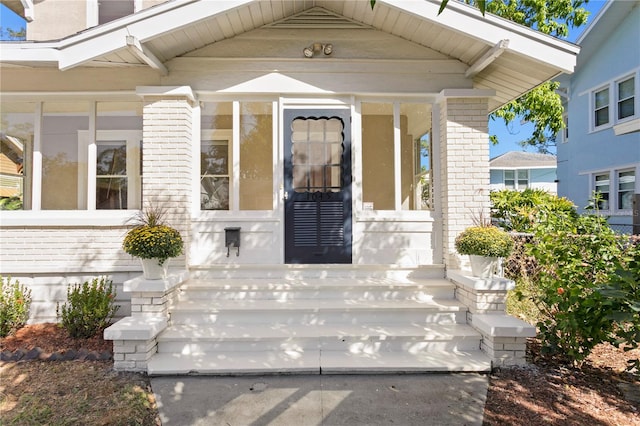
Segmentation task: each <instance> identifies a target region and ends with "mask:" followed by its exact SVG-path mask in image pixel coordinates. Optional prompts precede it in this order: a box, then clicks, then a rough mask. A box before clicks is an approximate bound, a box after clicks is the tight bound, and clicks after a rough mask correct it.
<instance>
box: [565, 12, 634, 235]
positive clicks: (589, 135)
mask: <svg viewBox="0 0 640 426" xmlns="http://www.w3.org/2000/svg"><path fill="white" fill-rule="evenodd" d="M618 3H619V4H618ZM623 3H625V2H616V4H612V5H611V7H610V8H609V10H608V11H607V12H606V13H610V12H611V13H613V15H612V16H615V13H616V10H615V9H616V7H618V6H619V7H623V6H622V4H623ZM608 20H609V17H607V16H606V15H605V16H603V17H602V19H600V20H598V21H594V22H595V25H596V27H594V28H593V29H592V31H591V35H593V34H594V33H597V34H598V36H597V37H594V38H589V37H587V38H585V40H584V41H583V43H582V44H583V52H584V51H585V50H584V49H589V50H587V51H589V52H593V53H592V54H591V56H590V57H588V58H585V57H583V53H581V54H580V55H579V56H578V65H577V67H576V72H575V73H574V74H573V75H571V76H567V77H566V83H563V85H565V87H567V86H568V87H567V88H568V93H569V94H570V96H569V100H568V104H567V106H566V109H567V112H568V120H569V137H568V140H567V141H566V142H565V143H559V144H558V180H559V182H558V195H560V196H563V197H567V198H568V199H570V200H571V201H573V202H574V204H576V206H577V207H578V208H579V209H580V210H582V209H583V208H584V207H586V206H587V205H588V203H589V200H590V198H591V195H592V190H593V189H594V187H593V173H594V172H598V171H615V170H620V169H634V168H635V170H636V184H635V193H636V194H637V193H640V133H638V132H634V133H627V134H624V135H617V136H616V135H615V133H614V129H613V126H602V128H601V129H598V130H592V122H591V121H592V117H593V114H594V112H593V106H592V105H591V97H592V94H593V91H594V90H596V89H599V88H602V87H604V86H605V85H608V84H609V83H610V82H612V81H616V80H618V79H621V78H624V77H626V76H631V75H634V74H635V80H636V81H635V120H638V119H640V102H639V100H638V99H640V93H639V92H640V84H639V81H638V80H639V79H640V73H639V71H638V70H639V69H640V53H639V52H638V49H637V43H635V42H634V40H637V39H638V38H639V37H640V27H639V26H638V24H637V23H638V22H639V21H640V8H638V7H634V8H633V9H632V10H631V11H630V13H628V14H626V15H625V16H624V17H621V18H620V20H619V21H618V22H617V23H616V24H615V28H614V29H613V30H612V31H611V33H608V34H606V35H604V34H603V33H602V31H603V28H602V27H600V25H606V24H607V22H608ZM604 28H606V27H604ZM600 40H602V42H600ZM594 43H597V44H594ZM563 81H564V80H563ZM614 86H615V85H614ZM614 91H615V90H614ZM611 95H613V96H611V99H612V101H611V102H612V103H611V104H610V105H609V108H610V110H612V114H611V117H615V115H616V113H617V105H616V103H615V99H616V98H615V93H611ZM614 121H615V119H614ZM614 185H615V182H614V180H613V179H612V180H611V189H614ZM611 197H612V199H613V197H614V193H613V192H612V193H611ZM605 214H606V215H607V216H610V217H611V219H610V221H611V222H612V223H617V224H631V223H632V214H633V212H631V211H616V210H611V211H607V212H605ZM630 229H631V228H630V226H629V227H628V228H627V230H630Z"/></svg>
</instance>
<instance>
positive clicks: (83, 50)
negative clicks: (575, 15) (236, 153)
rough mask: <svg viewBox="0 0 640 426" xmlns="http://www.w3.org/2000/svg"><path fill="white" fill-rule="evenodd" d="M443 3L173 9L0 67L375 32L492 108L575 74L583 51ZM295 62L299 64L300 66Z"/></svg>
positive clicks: (13, 52)
mask: <svg viewBox="0 0 640 426" xmlns="http://www.w3.org/2000/svg"><path fill="white" fill-rule="evenodd" d="M439 5H440V1H439V0H423V1H416V0H405V1H402V0H378V2H377V3H376V6H375V8H374V10H371V7H370V2H369V1H368V0H361V1H342V0H340V1H336V0H261V1H255V0H229V1H217V2H211V1H206V0H174V1H169V2H167V3H163V4H160V5H158V6H155V7H151V8H149V9H146V10H143V11H141V12H138V13H136V14H134V15H131V16H129V17H125V18H121V19H118V20H116V21H113V22H110V23H107V24H104V25H101V26H99V27H95V28H91V29H88V30H86V31H83V32H81V33H78V34H76V35H73V36H71V37H68V38H65V39H63V40H60V41H57V42H46V43H31V42H22V43H15V42H14V43H2V49H3V55H2V56H3V57H2V59H1V60H0V65H1V66H23V67H43V66H44V67H51V66H55V67H58V68H59V69H62V70H65V69H69V68H73V67H78V66H83V67H130V66H150V67H152V68H154V69H156V70H157V71H158V72H160V73H161V74H164V75H166V74H167V73H169V70H168V69H167V68H166V66H165V64H166V63H167V62H168V61H169V60H171V59H173V58H176V57H182V56H184V55H186V54H188V53H190V52H193V51H195V50H197V49H200V48H202V47H204V46H207V45H210V44H212V43H216V42H219V41H221V40H225V39H230V38H233V37H235V36H237V35H240V34H242V33H245V32H247V31H251V30H254V29H257V28H261V27H265V26H268V27H269V28H287V29H290V28H310V29H311V28H313V29H316V28H325V29H326V28H334V29H346V28H349V29H353V28H373V29H377V30H380V31H383V32H386V33H388V34H392V35H394V36H397V37H400V38H402V39H405V40H409V41H411V42H414V43H417V44H419V45H422V46H425V47H428V48H430V49H433V50H435V51H436V52H439V53H441V54H443V55H445V56H446V57H448V58H451V59H454V60H457V61H460V62H461V63H463V64H465V65H467V66H468V67H469V68H468V70H467V77H468V78H470V79H472V80H473V85H474V87H476V88H479V89H493V90H495V91H496V92H497V96H496V98H495V99H493V100H492V102H491V105H490V106H491V108H492V109H494V108H498V107H499V106H500V105H502V104H504V103H505V102H508V101H510V100H512V99H514V98H516V97H518V96H520V95H522V94H523V93H525V92H527V91H528V90H530V89H531V88H533V87H535V86H537V85H538V84H540V83H542V82H544V81H546V80H548V79H551V78H553V77H555V76H556V75H558V74H560V73H563V72H567V73H570V72H572V71H573V67H574V66H575V60H576V56H577V53H578V51H579V48H578V47H577V46H575V45H573V44H570V43H567V42H563V41H560V40H557V39H555V38H552V37H548V36H545V35H542V34H540V33H537V32H535V31H533V30H531V29H529V28H525V27H522V26H519V25H516V24H514V23H512V22H509V21H507V20H504V19H501V18H499V17H495V16H491V15H487V16H486V17H483V16H482V15H481V14H480V13H479V12H478V11H477V10H476V9H474V8H472V7H469V6H466V5H464V4H460V3H457V2H450V3H449V5H448V7H447V9H446V10H445V11H444V12H443V13H442V14H441V15H438V14H437V12H438V9H439ZM300 60H301V61H302V60H304V59H303V58H300Z"/></svg>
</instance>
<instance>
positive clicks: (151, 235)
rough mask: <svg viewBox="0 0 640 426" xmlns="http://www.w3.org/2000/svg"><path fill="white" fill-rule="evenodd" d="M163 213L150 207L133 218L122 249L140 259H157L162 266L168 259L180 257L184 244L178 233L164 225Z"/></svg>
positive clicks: (156, 208) (159, 209)
mask: <svg viewBox="0 0 640 426" xmlns="http://www.w3.org/2000/svg"><path fill="white" fill-rule="evenodd" d="M164 216H165V212H164V210H162V209H161V208H158V207H154V206H151V207H149V208H147V209H146V210H144V211H142V212H140V213H138V215H136V216H135V217H134V218H133V220H132V221H133V229H131V230H129V232H127V235H126V236H125V238H124V242H123V243H122V249H123V250H124V251H125V252H127V253H128V254H130V255H132V256H135V257H139V258H141V259H158V263H159V264H160V265H162V264H163V263H164V262H165V260H167V259H169V258H170V257H176V256H180V255H181V254H182V249H183V247H184V242H183V241H182V237H181V236H180V232H178V231H177V230H176V229H174V228H172V227H170V226H168V225H166V224H165V223H164Z"/></svg>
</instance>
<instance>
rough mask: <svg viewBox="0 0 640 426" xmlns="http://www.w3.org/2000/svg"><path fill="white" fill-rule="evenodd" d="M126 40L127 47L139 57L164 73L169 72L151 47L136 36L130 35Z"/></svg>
mask: <svg viewBox="0 0 640 426" xmlns="http://www.w3.org/2000/svg"><path fill="white" fill-rule="evenodd" d="M126 40H127V48H128V49H129V51H130V52H131V53H132V54H133V55H135V56H136V57H137V58H138V59H140V60H141V61H143V62H144V63H146V64H147V65H149V66H150V67H151V68H153V69H155V70H157V71H158V72H159V73H160V74H162V75H168V74H169V70H168V69H167V67H165V66H164V64H163V63H162V61H160V60H159V59H158V57H157V56H156V55H155V54H154V53H153V51H152V50H151V49H149V48H147V47H146V46H144V45H143V44H142V43H140V41H139V40H138V39H137V38H136V37H134V36H131V35H129V36H127V38H126Z"/></svg>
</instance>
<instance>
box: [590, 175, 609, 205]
mask: <svg viewBox="0 0 640 426" xmlns="http://www.w3.org/2000/svg"><path fill="white" fill-rule="evenodd" d="M610 188H611V186H610V178H609V173H600V174H597V175H595V176H594V189H595V192H596V193H597V194H598V195H599V200H598V209H600V210H609V193H610Z"/></svg>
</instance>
